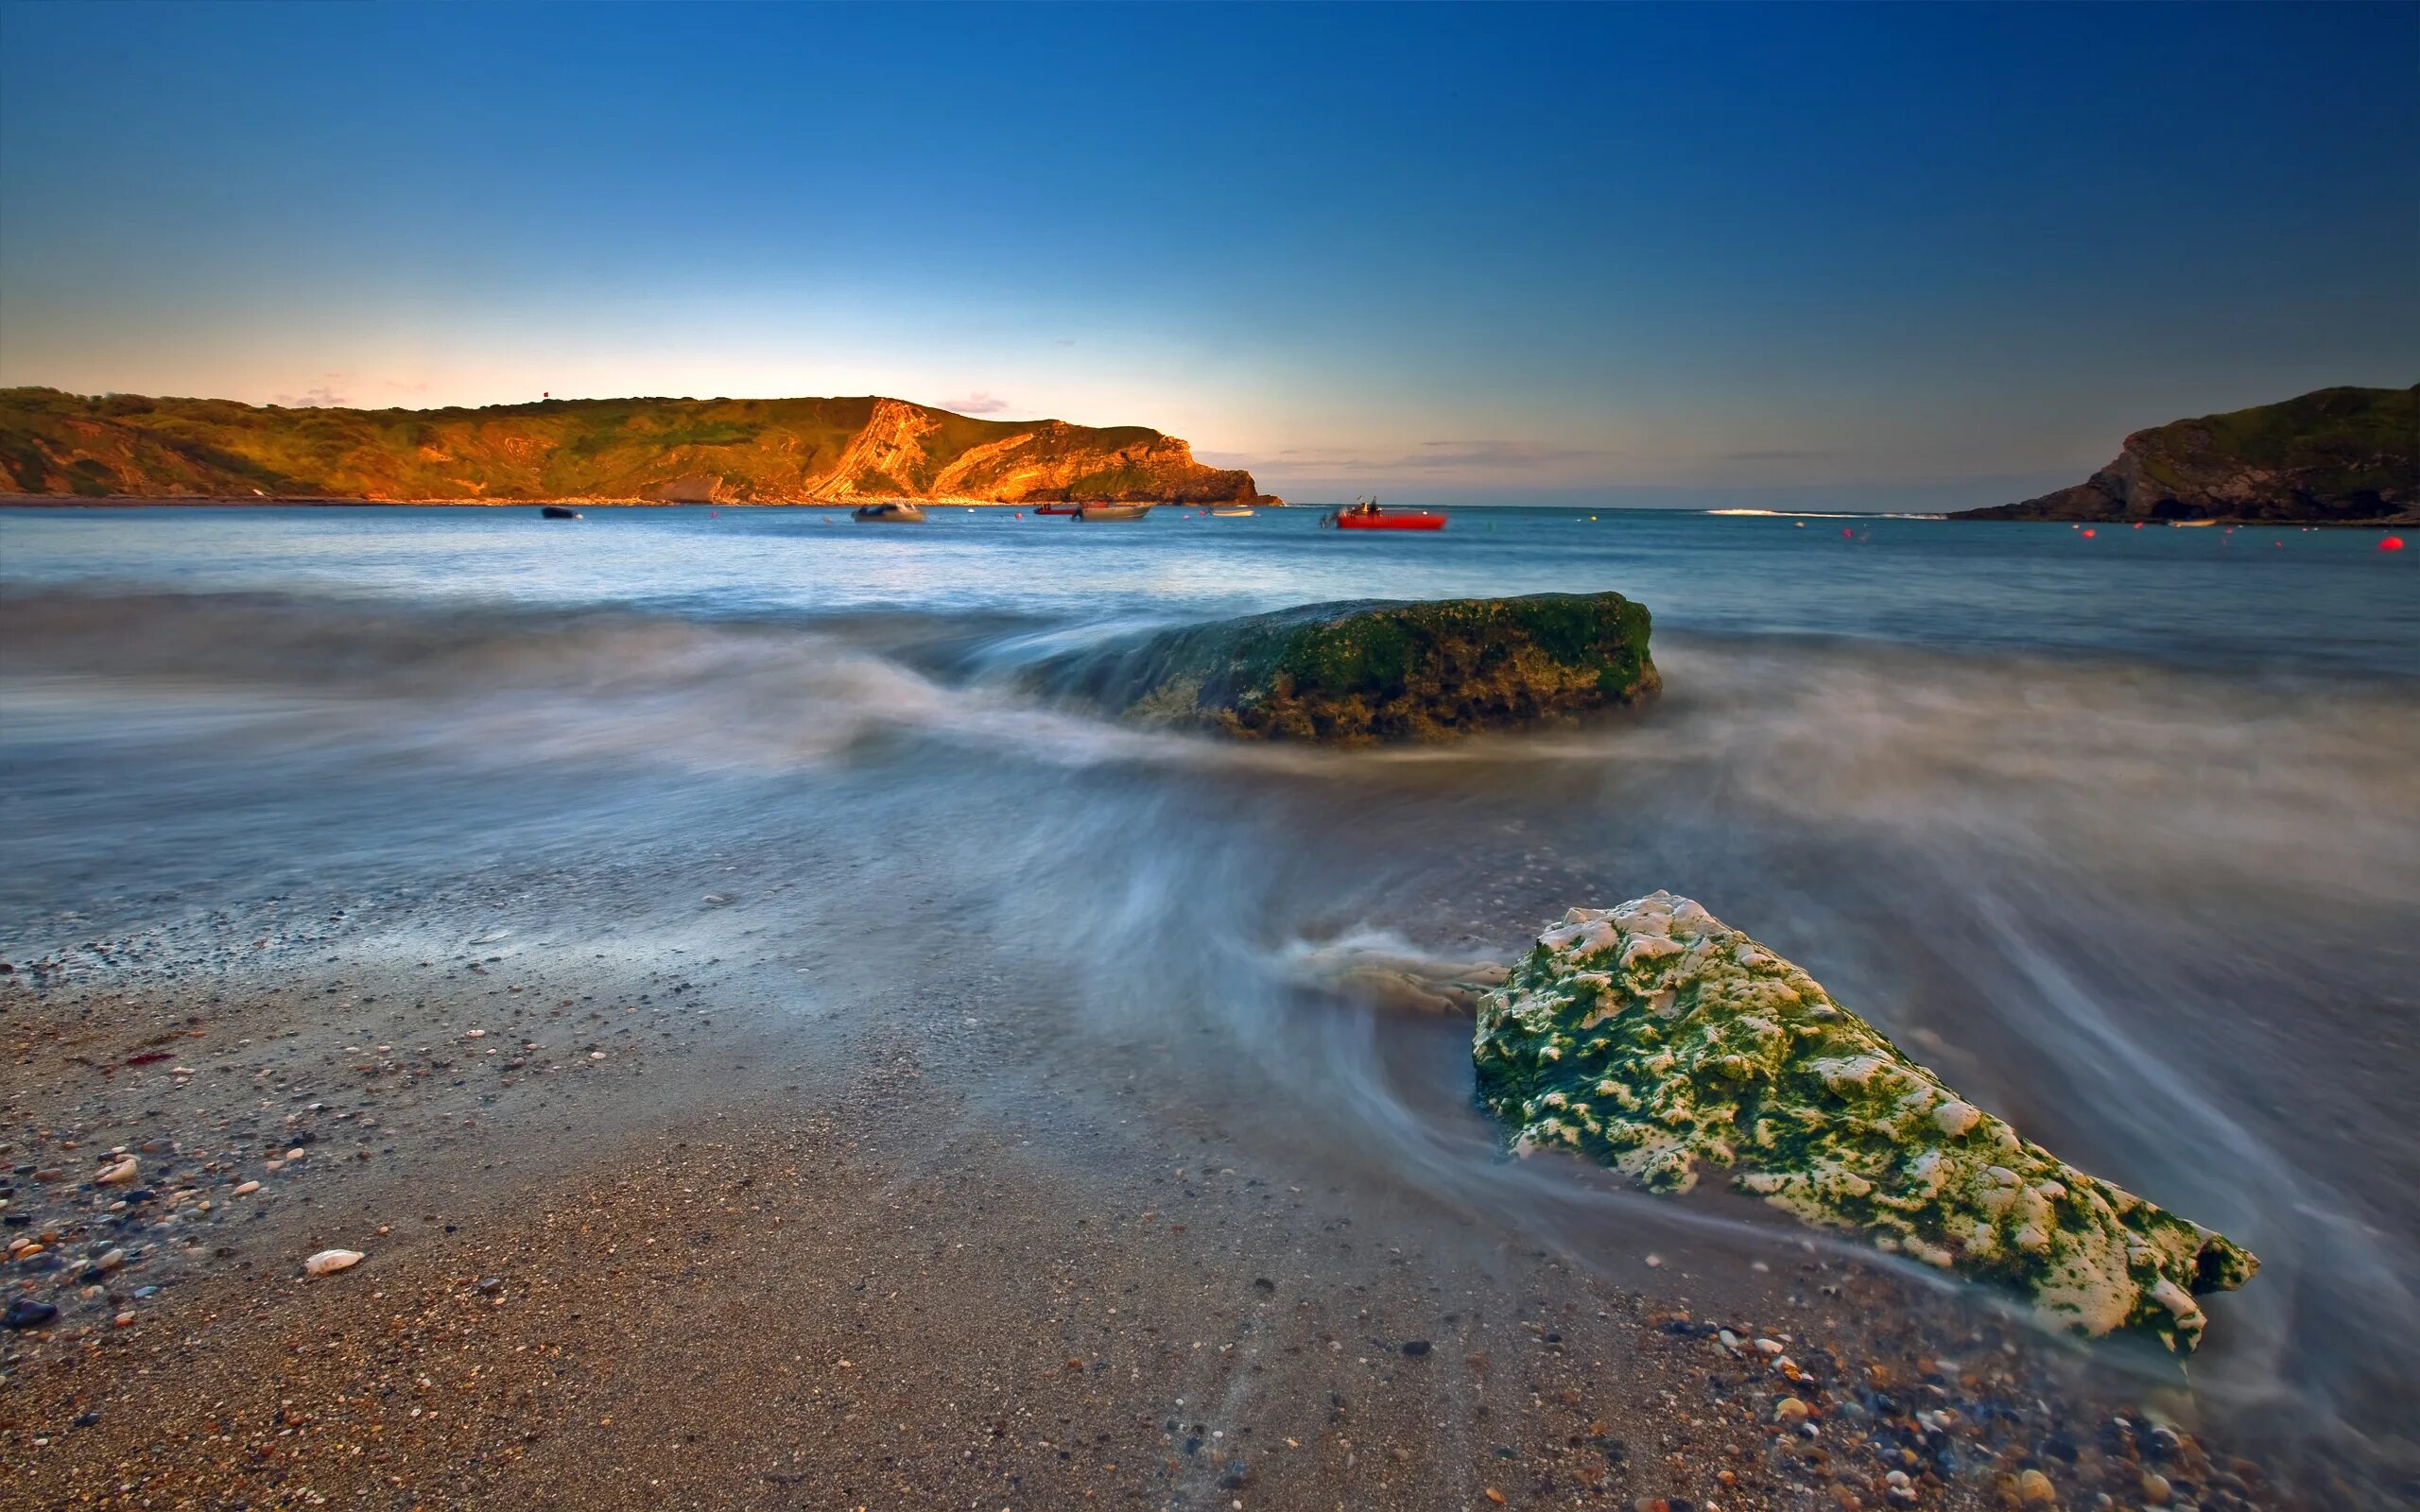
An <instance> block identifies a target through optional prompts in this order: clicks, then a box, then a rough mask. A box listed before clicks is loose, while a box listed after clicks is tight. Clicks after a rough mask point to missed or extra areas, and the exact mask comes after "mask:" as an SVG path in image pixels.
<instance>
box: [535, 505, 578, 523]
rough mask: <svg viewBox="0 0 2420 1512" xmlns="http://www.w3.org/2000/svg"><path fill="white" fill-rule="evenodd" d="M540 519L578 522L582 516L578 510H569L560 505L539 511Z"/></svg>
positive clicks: (549, 506)
mask: <svg viewBox="0 0 2420 1512" xmlns="http://www.w3.org/2000/svg"><path fill="white" fill-rule="evenodd" d="M538 518H539V519H541V520H577V519H579V518H580V514H579V510H577V509H567V508H565V507H562V505H560V504H549V505H545V506H544V507H541V508H540V509H539V510H538Z"/></svg>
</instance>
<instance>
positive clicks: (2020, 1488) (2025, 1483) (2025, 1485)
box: [2016, 1470, 2059, 1505]
mask: <svg viewBox="0 0 2420 1512" xmlns="http://www.w3.org/2000/svg"><path fill="white" fill-rule="evenodd" d="M2016 1495H2017V1499H2018V1500H2019V1501H2023V1502H2031V1503H2035V1504H2037V1505H2047V1504H2048V1503H2052V1502H2056V1501H2057V1500H2058V1499H2059V1488H2058V1487H2057V1486H2052V1485H2051V1484H2050V1477H2048V1475H2045V1474H2043V1473H2042V1472H2041V1471H2040V1470H2026V1471H2024V1472H2022V1473H2021V1474H2019V1475H2018V1476H2017V1478H2016Z"/></svg>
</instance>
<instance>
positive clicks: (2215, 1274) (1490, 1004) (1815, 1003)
mask: <svg viewBox="0 0 2420 1512" xmlns="http://www.w3.org/2000/svg"><path fill="white" fill-rule="evenodd" d="M1472 1059H1473V1060H1474V1062H1475V1063H1476V1064H1477V1066H1478V1083H1479V1094H1480V1097H1481V1098H1482V1099H1483V1100H1484V1101H1485V1103H1486V1104H1487V1106H1488V1107H1489V1108H1491V1109H1492V1110H1493V1111H1494V1112H1495V1115H1496V1116H1497V1117H1498V1118H1500V1119H1502V1120H1503V1121H1504V1122H1505V1123H1506V1124H1507V1125H1511V1126H1512V1127H1513V1129H1514V1130H1515V1131H1516V1134H1515V1139H1514V1144H1515V1148H1517V1149H1520V1150H1523V1151H1525V1152H1526V1151H1527V1150H1529V1149H1530V1148H1534V1147H1538V1146H1543V1145H1561V1146H1564V1147H1566V1148H1569V1149H1572V1150H1576V1151H1578V1152H1580V1153H1581V1154H1582V1155H1584V1156H1587V1157H1588V1158H1589V1159H1591V1160H1597V1161H1599V1162H1601V1163H1603V1164H1605V1165H1610V1166H1613V1167H1615V1168H1616V1169H1618V1170H1620V1171H1622V1172H1623V1173H1625V1174H1626V1175H1628V1176H1630V1177H1634V1178H1635V1179H1636V1180H1637V1181H1639V1182H1640V1183H1641V1184H1643V1185H1645V1186H1647V1187H1648V1188H1650V1189H1651V1190H1654V1191H1658V1192H1685V1191H1687V1190H1688V1189H1689V1188H1690V1187H1692V1186H1694V1185H1695V1184H1696V1182H1697V1177H1698V1167H1699V1166H1700V1164H1701V1163H1703V1164H1706V1165H1711V1166H1715V1167H1718V1168H1720V1169H1722V1170H1726V1171H1729V1172H1731V1173H1732V1177H1731V1180H1732V1185H1733V1186H1735V1187H1737V1188H1738V1189H1739V1190H1741V1191H1744V1192H1751V1193H1755V1194H1758V1195H1761V1196H1763V1197H1764V1198H1765V1199H1766V1200H1767V1201H1769V1202H1772V1203H1773V1204H1774V1205H1776V1206H1778V1207H1781V1208H1785V1209H1787V1210H1789V1211H1790V1212H1792V1213H1795V1214H1796V1215H1797V1216H1798V1217H1800V1218H1801V1219H1803V1220H1805V1221H1806V1222H1808V1223H1811V1224H1816V1225H1820V1226H1822V1227H1824V1228H1831V1229H1852V1230H1855V1231H1858V1232H1860V1233H1863V1234H1865V1235H1866V1236H1867V1237H1869V1238H1870V1239H1871V1240H1872V1241H1873V1243H1874V1245H1875V1246H1876V1247H1877V1248H1879V1249H1883V1250H1887V1251H1890V1252H1892V1253H1894V1254H1902V1255H1907V1256H1910V1257H1912V1258H1914V1259H1916V1260H1920V1261H1923V1262H1925V1263H1928V1264H1933V1265H1939V1266H1942V1267H1944V1268H1946V1269H1951V1270H1956V1271H1959V1272H1961V1273H1962V1274H1965V1275H1968V1276H1972V1277H1975V1278H1977V1279H1979V1280H1986V1281H1991V1282H1995V1283H1997V1284H1999V1285H2002V1286H2005V1287H2008V1288H2011V1289H2013V1290H2014V1291H2017V1292H2019V1293H2021V1294H2023V1295H2024V1296H2026V1297H2029V1298H2030V1299H2031V1301H2032V1303H2033V1305H2034V1307H2035V1308H2037V1309H2038V1310H2040V1311H2041V1312H2042V1313H2043V1314H2047V1315H2048V1316H2049V1317H2051V1318H2052V1319H2054V1320H2056V1321H2058V1322H2061V1323H2063V1324H2065V1325H2066V1326H2068V1327H2070V1328H2072V1329H2074V1330H2075V1331H2076V1332H2082V1333H2087V1334H2094V1335H2099V1334H2105V1333H2110V1332H2116V1331H2118V1330H2120V1329H2139V1330H2144V1331H2147V1332H2152V1333H2153V1334H2156V1335H2157V1336H2158V1337H2159V1338H2160V1339H2162V1340H2163V1341H2165V1342H2166V1343H2167V1344H2168V1346H2169V1348H2170V1349H2175V1350H2177V1351H2179V1352H2186V1351H2189V1350H2191V1349H2192V1348H2193V1347H2194V1345H2195V1344H2196V1343H2198V1342H2199V1341H2200V1339H2201V1336H2202V1330H2203V1327H2204V1322H2205V1319H2204V1315H2203V1312H2202V1309H2201V1306H2200V1304H2198V1303H2197V1302H2195V1301H2194V1299H2193V1298H2194V1297H2195V1296H2196V1295H2198V1294H2201V1293H2204V1292H2212V1291H2226V1290H2232V1289H2233V1288H2235V1287H2237V1286H2239V1285H2241V1284H2242V1283H2243V1282H2244V1281H2246V1280H2250V1279H2251V1277H2252V1275H2253V1273H2254V1272H2255V1271H2256V1270H2257V1269H2258V1268H2259V1262H2258V1261H2256V1260H2255V1259H2254V1258H2253V1257H2252V1256H2251V1255H2250V1254H2249V1253H2247V1252H2246V1251H2244V1250H2243V1249H2242V1248H2240V1247H2238V1246H2236V1245H2235V1244H2233V1243H2231V1242H2230V1241H2228V1240H2227V1239H2225V1238H2224V1237H2222V1236H2221V1235H2219V1234H2217V1233H2213V1232H2212V1231H2211V1230H2209V1229H2204V1228H2203V1227H2201V1226H2200V1225H2199V1224H2194V1223H2188V1222H2187V1221H2186V1220H2184V1219H2182V1218H2179V1217H2176V1216H2174V1215H2172V1214H2170V1213H2168V1212H2165V1211H2161V1210H2160V1209H2158V1208H2156V1207H2153V1206H2152V1204H2150V1203H2148V1202H2145V1201H2144V1200H2143V1199H2141V1198H2140V1197H2137V1196H2135V1195H2134V1194H2132V1193H2129V1192H2125V1191H2122V1190H2120V1189H2119V1188H2118V1187H2115V1186H2112V1185H2110V1184H2109V1183H2108V1182H2106V1181H2103V1180H2100V1179H2099V1178H2098V1177H2091V1176H2087V1175H2085V1174H2084V1173H2083V1172H2082V1171H2079V1170H2077V1169H2075V1168H2074V1167H2073V1166H2070V1165H2068V1164H2066V1162H2064V1161H2062V1160H2059V1158H2058V1157H2056V1156H2054V1155H2052V1154H2051V1153H2050V1152H2049V1151H2048V1150H2046V1149H2044V1148H2042V1147H2041V1146H2040V1145H2038V1144H2034V1143H2031V1142H2029V1141H2027V1140H2024V1139H2022V1138H2020V1137H2018V1135H2017V1132H2016V1130H2014V1128H2011V1127H2010V1126H2009V1125H2007V1124H2005V1123H2003V1122H2001V1121H2000V1120H1999V1119H1997V1118H1995V1117H1993V1116H1992V1115H1991V1114H1989V1113H1986V1112H1984V1111H1983V1110H1981V1109H1980V1108H1977V1107H1975V1106H1974V1105H1973V1104H1971V1103H1968V1102H1966V1101H1964V1100H1962V1099H1961V1098H1960V1097H1959V1096H1958V1095H1957V1094H1956V1093H1955V1092H1952V1091H1950V1090H1949V1089H1948V1088H1947V1087H1945V1086H1944V1085H1942V1082H1941V1079H1940V1078H1939V1077H1937V1076H1935V1075H1934V1074H1932V1073H1931V1072H1929V1071H1927V1070H1926V1069H1925V1068H1924V1067H1922V1066H1919V1065H1917V1064H1916V1063H1915V1062H1913V1061H1911V1060H1910V1059H1909V1058H1908V1057H1906V1056H1904V1055H1902V1054H1901V1053H1900V1052H1899V1049H1898V1047H1897V1046H1895V1045H1893V1044H1892V1043H1891V1041H1890V1040H1886V1039H1884V1038H1883V1037H1882V1036H1881V1035H1880V1034H1878V1033H1876V1031H1875V1029H1874V1027H1873V1026H1872V1025H1871V1024H1868V1023H1867V1022H1865V1021H1864V1020H1862V1019H1860V1018H1858V1016H1857V1015H1856V1014H1854V1013H1851V1012H1849V1011H1848V1010H1847V1009H1845V1008H1843V1007H1841V1005H1839V1004H1837V1003H1834V1002H1833V1001H1832V1000H1831V998H1830V996H1829V995H1827V994H1826V993H1825V992H1824V989H1823V988H1821V987H1818V986H1817V985H1816V984H1815V981H1814V979H1813V978H1812V977H1809V976H1808V975H1807V974H1806V972H1805V971H1800V970H1799V969H1798V968H1797V967H1795V966H1792V965H1791V964H1790V963H1789V962H1788V961H1786V960H1783V959H1782V958H1781V957H1779V956H1777V955H1775V954H1773V953H1772V952H1771V951H1769V950H1766V949H1765V948H1764V947H1762V946H1760V945H1758V944H1757V943H1756V942H1755V940H1752V939H1750V938H1749V937H1748V936H1745V935H1742V934H1741V933H1739V932H1738V931H1737V930H1736V929H1731V928H1728V927H1726V926H1725V925H1723V924H1722V923H1721V922H1720V920H1719V919H1715V917H1714V916H1713V915H1711V914H1709V913H1707V912H1706V911H1705V910H1704V909H1703V908H1702V907H1700V906H1699V905H1698V904H1696V903H1695V902H1690V901H1689V900H1688V899H1685V898H1675V897H1673V896H1672V895H1671V894H1670V893H1666V892H1658V893H1655V894H1652V895H1651V896H1650V897H1646V898H1641V899H1638V900H1636V901H1634V902H1627V903H1624V904H1622V905H1621V906H1620V907H1618V908H1615V909H1611V910H1603V909H1592V908H1575V909H1573V910H1572V911H1571V912H1570V914H1569V915H1567V916H1566V917H1565V919H1564V922H1563V923H1562V924H1561V925H1560V926H1558V927H1556V928H1554V929H1551V930H1548V931H1547V933H1546V934H1544V935H1542V936H1539V937H1538V943H1537V948H1536V949H1535V950H1534V951H1532V952H1531V953H1530V955H1529V956H1528V957H1527V958H1526V959H1524V960H1523V961H1522V962H1521V963H1520V964H1519V965H1518V966H1516V967H1515V968H1514V969H1513V975H1512V977H1511V979H1510V980H1509V981H1508V982H1507V983H1506V984H1505V985H1504V986H1503V987H1502V988H1498V989H1496V990H1495V991H1494V992H1491V993H1489V994H1488V995H1487V996H1486V997H1485V998H1483V999H1482V1000H1481V1002H1480V1006H1479V1015H1478V1033H1477V1036H1476V1039H1475V1040H1474V1042H1473V1046H1472Z"/></svg>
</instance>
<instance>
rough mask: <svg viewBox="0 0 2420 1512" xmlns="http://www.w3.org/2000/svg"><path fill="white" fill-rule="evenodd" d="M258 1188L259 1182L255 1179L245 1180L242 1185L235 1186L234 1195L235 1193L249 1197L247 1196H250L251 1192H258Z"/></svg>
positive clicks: (259, 1187) (259, 1186)
mask: <svg viewBox="0 0 2420 1512" xmlns="http://www.w3.org/2000/svg"><path fill="white" fill-rule="evenodd" d="M260 1189H261V1184H260V1183H259V1182H257V1181H247V1182H245V1183H244V1184H243V1185H241V1186H239V1187H237V1188H236V1189H235V1195H237V1196H239V1197H249V1196H251V1194H253V1193H255V1192H258V1191H259V1190H260Z"/></svg>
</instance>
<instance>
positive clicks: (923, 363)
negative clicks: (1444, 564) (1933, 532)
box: [0, 3, 2420, 508]
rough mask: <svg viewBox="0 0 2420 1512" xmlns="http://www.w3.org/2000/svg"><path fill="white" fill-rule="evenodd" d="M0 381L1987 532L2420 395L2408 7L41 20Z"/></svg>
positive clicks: (1269, 483) (19, 173) (1427, 493)
mask: <svg viewBox="0 0 2420 1512" xmlns="http://www.w3.org/2000/svg"><path fill="white" fill-rule="evenodd" d="M0 57H5V58H7V59H8V60H9V64H8V76H7V83H6V87H5V88H0V384H10V385H13V384H46V385H50V386H53V387H61V388H66V389H69V390H73V391H78V392H93V393H98V392H106V391H122V392H138V393H173V394H186V395H209V396H216V397H224V398H233V399H242V400H247V401H250V402H253V403H278V404H356V405H367V406H387V405H405V406H425V405H434V404H494V403H510V402H519V401H523V400H529V399H535V398H537V397H538V396H539V394H540V393H542V392H548V393H552V394H554V395H555V396H557V397H565V396H571V397H607V396H621V395H629V394H687V395H696V396H699V397H714V396H717V395H731V396H741V395H755V396H771V395H801V394H863V393H881V394H890V395H895V396H898V397H901V398H906V399H911V400H916V401H918V402H921V403H926V404H941V405H943V406H945V407H949V408H955V409H959V410H961V411H964V412H967V413H974V414H983V415H988V416H995V417H999V418H1005V419H1026V418H1041V417H1056V418H1059V419H1064V420H1070V421H1080V422H1083V423H1088V424H1146V425H1151V426H1154V427H1157V428H1159V429H1161V430H1164V431H1167V432H1168V433H1170V434H1172V435H1177V436H1182V437H1184V438H1187V439H1188V440H1190V441H1191V442H1192V443H1193V444H1194V447H1195V450H1196V453H1197V455H1201V457H1203V458H1204V459H1205V460H1209V461H1213V462H1217V463H1219V464H1221V465H1227V466H1243V467H1249V468H1251V469H1253V472H1254V473H1255V474H1256V475H1257V476H1258V478H1259V481H1260V483H1261V485H1262V486H1263V487H1264V488H1266V489H1270V490H1274V491H1276V492H1279V493H1283V494H1286V495H1288V497H1298V498H1304V499H1328V498H1340V497H1347V496H1350V495H1352V494H1354V493H1356V492H1361V491H1377V492H1379V493H1381V494H1383V495H1385V496H1387V497H1390V498H1399V499H1405V500H1408V501H1413V502H1445V503H1491V502H1501V503H1523V502H1565V501H1580V500H1587V501H1600V502H1603V503H1606V504H1621V503H1645V504H1681V505H1720V504H1725V503H1728V504H1741V505H1752V506H1753V505H1768V506H1775V507H1787V506H1789V505H1803V506H1806V507H1874V508H1910V507H1966V506H1971V505H1979V504H1992V503H1999V502H2003V501H2005V500H2008V499H2013V498H2018V497H2024V496H2026V495H2029V494H2031V493H2038V492H2042V491H2045V490H2048V489H2050V488H2054V487H2058V486H2062V485H2064V484H2066V483H2071V482H2075V481H2079V480H2081V478H2082V477H2083V475H2084V474H2085V473H2087V472H2090V471H2091V470H2092V469H2093V468H2095V467H2097V466H2100V464H2102V463H2104V462H2106V461H2107V460H2108V459H2109V458H2110V457H2112V456H2114V455H2116V453H2117V450H2118V443H2119V441H2120V440H2121V439H2122V438H2123V437H2124V435H2125V433H2126V432H2128V431H2130V430H2134V429H2137V428H2140V427H2142V426H2146V425H2152V424H2157V423H2161V422H2163V421H2169V420H2173V419H2177V418H2180V417H2183V416H2187V415H2195V414H2204V413H2209V412H2212V411H2216V410H2223V409H2231V408H2238V407H2241V406H2243V405H2247V404H2259V403H2265V402H2268V401H2272V400H2277V399H2283V398H2287V397H2290V396H2291V395H2293V394H2296V393H2301V392H2304V391H2306V390H2308V389H2310V388H2315V387H2324V386H2326V385H2331V384H2363V385H2396V386H2402V385H2409V384H2411V383H2413V382H2415V381H2420V150H2414V147H2413V144H2414V143H2420V4H2404V5H2389V6H2361V5H2310V6H2288V7H2267V6H2258V5H2221V6H2207V7H2204V6H2196V5H2159V6H2143V7H2123V6H2094V7H2066V6H2054V5H2028V6H2022V7H2013V8H1998V7H1993V6H1982V5H1958V6H1940V7H1893V8H1881V9H1867V8H1861V7H1855V6H1829V5H1824V6H1818V5H1803V6H1802V5H1791V6H1782V7H1775V8H1765V7H1759V6H1752V5H1712V4H1709V5H1703V6H1694V7H1681V8H1664V7H1651V6H1639V7H1613V8H1595V7H1583V6H1554V7H1546V8H1538V9H1530V8H1524V7H1515V6H1484V7H1470V8H1461V7H1448V6H1421V7H1412V8H1400V9H1398V8H1390V7H1380V6H1347V7H1338V8H1328V7H1318V6H1288V7H1274V8H1258V7H1223V6H1206V5H1204V6H1161V7H1139V6H1138V7H1106V6H1104V7H1071V8H1060V7H1051V6H1016V7H1012V8H999V9H978V8H960V7H940V6H928V7H897V8H889V7H876V6H847V7H839V8H821V7H809V6H795V7H790V6H774V5H690V6H679V7H668V8H657V7H652V6H645V5H614V6H599V7H576V6H569V5H562V6H544V7H535V8H521V7H514V6H509V5H497V6H458V5H449V6H441V7H410V6H367V7H355V6H340V5H311V6H302V7H286V6H282V5H276V4H245V5H238V6H224V7H222V6H207V5H190V6H180V5H173V4H163V3H151V4H143V5H137V6H131V7H119V6H112V5H105V4H86V5H73V6H70V5H22V4H14V3H9V4H4V5H0Z"/></svg>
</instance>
